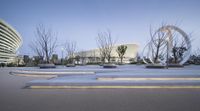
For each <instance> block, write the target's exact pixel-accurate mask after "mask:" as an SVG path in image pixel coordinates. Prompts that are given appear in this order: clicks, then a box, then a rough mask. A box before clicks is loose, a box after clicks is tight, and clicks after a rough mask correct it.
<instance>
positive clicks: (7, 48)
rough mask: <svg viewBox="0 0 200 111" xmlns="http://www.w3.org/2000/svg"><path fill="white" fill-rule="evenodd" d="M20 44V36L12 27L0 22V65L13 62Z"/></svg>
mask: <svg viewBox="0 0 200 111" xmlns="http://www.w3.org/2000/svg"><path fill="white" fill-rule="evenodd" d="M21 44H22V38H21V36H20V34H19V33H18V32H17V31H16V30H15V29H14V28H13V27H12V26H10V25H9V24H7V23H6V22H4V21H3V20H0V63H10V62H14V61H15V58H16V53H17V50H18V49H19V47H20V46H21Z"/></svg>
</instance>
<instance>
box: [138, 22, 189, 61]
mask: <svg viewBox="0 0 200 111" xmlns="http://www.w3.org/2000/svg"><path fill="white" fill-rule="evenodd" d="M174 32H176V33H178V34H180V35H181V36H180V37H182V40H183V41H184V42H185V46H184V47H185V48H186V51H184V52H183V55H182V59H181V60H180V61H179V62H178V64H180V65H182V64H184V63H185V62H186V61H187V60H188V59H189V57H190V53H191V41H190V39H189V37H188V35H187V34H186V33H185V32H184V31H183V30H181V29H180V28H178V27H176V26H173V25H166V26H162V27H161V28H159V29H158V30H157V31H156V32H155V33H154V34H153V35H152V40H151V41H150V42H149V43H148V44H147V45H146V46H145V47H144V49H143V52H142V56H143V61H144V63H146V64H156V63H159V64H165V63H166V61H167V60H168V58H166V57H165V56H166V54H169V56H170V53H171V52H172V49H173V47H174V45H173V40H174V36H173V33H174ZM157 35H158V36H162V38H161V37H158V38H157ZM159 44H161V45H160V47H159V48H161V49H162V50H161V51H160V54H157V55H159V57H156V58H157V60H158V62H155V61H154V59H155V55H154V54H155V50H154V48H156V46H158V45H159Z"/></svg>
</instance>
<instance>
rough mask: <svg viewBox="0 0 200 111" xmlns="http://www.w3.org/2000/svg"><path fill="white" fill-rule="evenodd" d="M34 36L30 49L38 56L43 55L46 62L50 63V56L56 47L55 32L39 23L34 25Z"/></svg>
mask: <svg viewBox="0 0 200 111" xmlns="http://www.w3.org/2000/svg"><path fill="white" fill-rule="evenodd" d="M36 36H37V39H36V40H35V41H34V42H33V43H32V45H31V48H32V50H33V51H34V52H35V53H36V54H37V55H38V56H39V57H44V59H45V62H46V63H50V58H51V56H52V54H53V53H54V51H55V49H56V47H57V37H56V34H55V33H53V31H52V30H51V29H47V28H45V27H44V25H42V24H40V25H38V26H37V27H36Z"/></svg>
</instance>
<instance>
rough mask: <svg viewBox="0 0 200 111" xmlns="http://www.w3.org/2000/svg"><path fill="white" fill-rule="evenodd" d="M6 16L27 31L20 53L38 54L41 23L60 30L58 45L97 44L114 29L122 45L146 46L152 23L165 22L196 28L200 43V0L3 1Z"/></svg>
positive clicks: (1, 14) (195, 42) (0, 6)
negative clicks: (100, 36) (36, 43)
mask: <svg viewBox="0 0 200 111" xmlns="http://www.w3.org/2000/svg"><path fill="white" fill-rule="evenodd" d="M0 18H1V19H3V20H5V21H6V22H8V23H9V24H11V25H12V26H13V27H15V28H16V30H17V31H18V32H19V33H20V34H21V35H22V37H23V41H24V42H23V45H22V47H21V48H20V54H30V55H32V54H33V53H32V51H31V50H30V47H29V44H30V43H31V41H32V40H33V39H34V38H35V34H34V32H35V28H36V26H37V25H38V24H40V23H43V24H45V25H46V26H47V27H51V28H52V29H53V30H54V31H55V32H57V33H58V44H63V43H64V42H65V41H66V40H72V41H76V42H77V46H78V49H79V50H86V49H91V48H96V47H97V45H96V41H95V38H96V36H97V33H98V32H99V31H104V30H106V29H110V30H111V32H112V35H113V37H116V38H117V40H118V41H117V44H121V43H137V44H138V45H140V51H141V50H142V48H143V47H144V45H145V44H146V43H147V41H148V40H149V27H150V25H151V26H153V27H154V28H158V26H159V25H161V23H162V22H164V23H167V24H176V25H178V26H179V27H181V28H182V29H183V30H184V31H185V32H186V33H192V39H193V43H192V44H193V49H196V48H197V47H198V44H199V43H200V0H0ZM56 53H58V54H60V53H61V47H58V49H57V50H56Z"/></svg>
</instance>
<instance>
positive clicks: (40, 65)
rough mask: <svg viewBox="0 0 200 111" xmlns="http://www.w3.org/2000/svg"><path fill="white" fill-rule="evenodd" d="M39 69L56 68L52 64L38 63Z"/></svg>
mask: <svg viewBox="0 0 200 111" xmlns="http://www.w3.org/2000/svg"><path fill="white" fill-rule="evenodd" d="M38 66H39V67H40V69H48V68H56V66H55V65H54V64H38Z"/></svg>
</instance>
